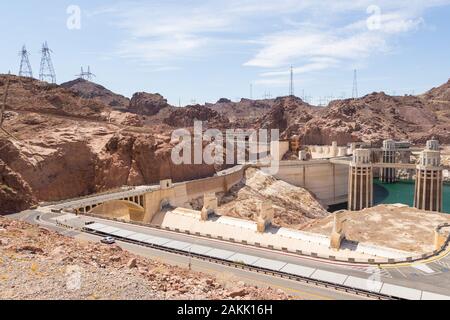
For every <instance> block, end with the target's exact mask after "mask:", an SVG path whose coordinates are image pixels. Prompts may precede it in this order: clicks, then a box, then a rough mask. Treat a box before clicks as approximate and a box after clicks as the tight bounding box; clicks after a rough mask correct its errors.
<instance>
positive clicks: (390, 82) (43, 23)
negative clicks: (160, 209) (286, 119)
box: [0, 0, 450, 106]
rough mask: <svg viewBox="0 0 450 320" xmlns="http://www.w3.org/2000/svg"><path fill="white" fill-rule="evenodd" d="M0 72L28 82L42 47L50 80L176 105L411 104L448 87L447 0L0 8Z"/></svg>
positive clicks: (184, 1) (177, 0)
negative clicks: (396, 99)
mask: <svg viewBox="0 0 450 320" xmlns="http://www.w3.org/2000/svg"><path fill="white" fill-rule="evenodd" d="M0 12H2V19H0V36H1V39H2V40H1V44H2V45H1V51H0V57H1V59H0V73H7V72H8V71H11V72H12V73H14V74H17V73H18V72H19V64H20V56H19V51H20V49H21V47H22V46H23V45H24V44H25V45H26V48H27V50H28V51H29V53H30V62H31V65H32V68H33V73H34V76H35V77H38V74H39V65H40V58H41V57H40V49H41V46H42V43H43V42H44V41H47V42H48V45H49V47H50V48H51V50H52V60H53V64H54V67H55V70H56V76H57V82H58V83H62V82H65V81H69V80H72V79H74V78H76V75H77V74H79V73H80V68H81V67H82V66H84V68H85V69H86V68H87V66H88V65H89V66H90V67H91V71H92V72H93V73H94V74H95V75H96V78H95V79H94V81H95V82H97V83H99V84H101V85H103V86H105V87H107V88H108V89H110V90H112V91H114V92H117V93H120V94H123V95H125V96H128V97H131V96H132V95H133V93H135V92H140V91H145V92H151V93H160V94H162V95H163V96H165V97H166V98H167V99H168V100H169V102H170V103H171V104H173V105H179V104H180V105H183V106H184V105H187V104H191V103H194V102H195V103H205V102H215V101H217V100H218V99H219V98H222V97H226V98H229V99H231V100H233V101H235V100H239V99H241V98H254V99H260V98H263V97H276V96H285V95H288V94H289V79H290V71H289V70H290V67H291V66H292V68H293V71H294V88H295V94H296V95H297V96H299V97H302V98H305V99H306V100H308V101H309V102H311V103H313V104H319V103H325V101H327V100H329V99H336V98H343V97H351V96H352V89H353V77H354V70H355V69H356V70H357V79H358V95H359V96H362V95H365V94H368V93H371V92H374V91H384V92H386V93H388V94H396V95H400V94H419V93H423V92H425V91H427V90H428V89H431V88H432V87H435V86H438V85H441V84H443V83H445V82H446V81H447V80H448V79H449V78H450V41H449V40H450V19H449V17H450V0H427V1H417V0H408V1H406V0H405V1H404V0H389V1H388V0H383V1H365V0H340V1H336V0H321V1H317V0H277V1H274V0H222V1H219V0H209V1H206V0H165V1H163V0H158V1H138V0H136V1H115V0H109V1H106V0H103V1H101V0H89V1H87V0H80V1H76V0H71V1H65V0H46V1H36V0H34V1H32V0H21V1H1V3H0Z"/></svg>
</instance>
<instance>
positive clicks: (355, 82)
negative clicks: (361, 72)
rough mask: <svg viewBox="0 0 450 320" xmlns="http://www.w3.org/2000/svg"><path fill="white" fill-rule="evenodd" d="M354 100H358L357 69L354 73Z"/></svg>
mask: <svg viewBox="0 0 450 320" xmlns="http://www.w3.org/2000/svg"><path fill="white" fill-rule="evenodd" d="M352 98H353V99H358V75H357V72H356V69H355V71H354V73H353V92H352Z"/></svg>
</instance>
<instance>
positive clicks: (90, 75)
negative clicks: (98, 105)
mask: <svg viewBox="0 0 450 320" xmlns="http://www.w3.org/2000/svg"><path fill="white" fill-rule="evenodd" d="M76 76H77V77H78V78H81V79H84V80H88V81H91V80H92V78H94V77H95V74H93V73H92V72H91V67H90V66H88V71H87V72H84V70H83V67H81V73H80V74H77V75H76Z"/></svg>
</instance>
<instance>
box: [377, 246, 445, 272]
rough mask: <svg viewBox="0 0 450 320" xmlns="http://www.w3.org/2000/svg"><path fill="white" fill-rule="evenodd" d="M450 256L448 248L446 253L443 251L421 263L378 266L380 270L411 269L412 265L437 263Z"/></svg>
mask: <svg viewBox="0 0 450 320" xmlns="http://www.w3.org/2000/svg"><path fill="white" fill-rule="evenodd" d="M449 254H450V247H449V248H447V250H446V251H444V252H443V253H441V254H440V255H438V256H436V257H432V258H428V259H426V260H421V261H417V262H411V263H399V264H395V265H392V264H386V265H380V268H381V269H395V268H399V267H411V266H414V265H418V264H429V263H432V262H434V261H438V260H441V259H443V258H445V257H447V256H448V255H449Z"/></svg>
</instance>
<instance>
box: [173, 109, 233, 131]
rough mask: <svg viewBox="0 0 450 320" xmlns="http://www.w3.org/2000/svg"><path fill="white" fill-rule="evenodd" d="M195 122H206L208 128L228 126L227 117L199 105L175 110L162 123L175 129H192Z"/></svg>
mask: <svg viewBox="0 0 450 320" xmlns="http://www.w3.org/2000/svg"><path fill="white" fill-rule="evenodd" d="M195 121H203V122H207V123H208V126H209V127H210V128H227V127H228V125H229V121H228V118H227V117H225V116H223V115H221V114H220V113H218V112H217V111H214V110H212V109H210V108H207V107H205V106H201V105H194V106H187V107H184V108H175V109H174V110H173V111H172V112H171V114H170V115H169V116H168V117H167V118H166V119H164V123H166V124H168V125H170V126H171V127H175V128H186V127H192V126H193V125H194V122H195Z"/></svg>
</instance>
